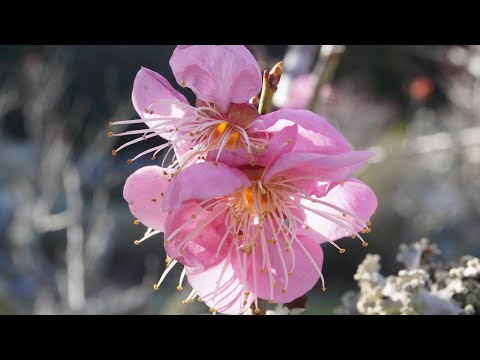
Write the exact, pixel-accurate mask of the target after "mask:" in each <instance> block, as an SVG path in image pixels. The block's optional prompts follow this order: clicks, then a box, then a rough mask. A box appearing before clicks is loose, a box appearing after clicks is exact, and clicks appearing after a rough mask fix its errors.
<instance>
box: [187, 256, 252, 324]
mask: <svg viewBox="0 0 480 360" xmlns="http://www.w3.org/2000/svg"><path fill="white" fill-rule="evenodd" d="M185 270H186V272H187V279H188V282H189V283H190V285H191V286H192V287H193V289H194V290H195V291H196V292H197V293H198V295H199V297H201V298H202V301H203V302H205V303H206V304H207V306H209V307H210V308H213V309H215V310H216V311H218V312H220V313H223V314H230V315H237V314H241V313H242V312H244V311H245V310H247V309H248V308H249V307H250V305H251V303H252V302H253V300H254V295H253V294H252V293H250V295H248V296H245V295H244V289H243V286H242V281H241V279H240V278H239V277H238V275H237V274H236V272H235V270H234V268H233V267H232V265H231V264H230V262H228V260H224V261H222V262H221V263H219V264H218V265H217V266H215V267H213V268H210V269H208V270H206V271H203V270H201V269H198V268H189V267H185ZM222 270H223V275H222ZM220 277H221V279H220ZM217 281H220V283H219V286H218V290H217V293H216V294H215V288H216V284H217ZM214 295H215V297H214Z"/></svg>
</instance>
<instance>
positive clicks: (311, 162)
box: [264, 151, 374, 181]
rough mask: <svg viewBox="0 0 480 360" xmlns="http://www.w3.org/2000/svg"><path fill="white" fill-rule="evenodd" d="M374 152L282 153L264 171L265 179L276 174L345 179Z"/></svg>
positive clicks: (319, 178)
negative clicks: (333, 153) (331, 153)
mask: <svg viewBox="0 0 480 360" xmlns="http://www.w3.org/2000/svg"><path fill="white" fill-rule="evenodd" d="M373 155H374V153H372V152H369V151H350V152H348V153H344V154H338V155H324V154H317V153H310V152H308V153H307V152H297V151H294V152H291V153H286V154H282V155H281V156H280V157H279V158H278V159H277V160H276V161H275V163H273V164H272V165H271V166H269V167H268V168H267V169H266V170H265V173H264V179H265V181H269V180H270V179H272V178H273V177H274V176H277V175H280V174H281V175H283V176H285V177H286V178H287V179H288V178H289V177H300V176H316V177H318V179H317V181H324V180H328V181H332V180H343V179H345V178H346V177H348V176H349V175H351V174H352V173H353V172H355V171H356V170H358V169H360V168H361V167H363V166H364V165H365V164H367V162H368V159H369V158H371V157H372V156H373Z"/></svg>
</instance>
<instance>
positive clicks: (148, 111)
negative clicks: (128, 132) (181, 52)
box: [132, 67, 188, 127]
mask: <svg viewBox="0 0 480 360" xmlns="http://www.w3.org/2000/svg"><path fill="white" fill-rule="evenodd" d="M132 103H133V106H134V107H135V110H136V111H137V113H138V115H139V116H140V117H141V118H142V119H151V118H157V117H163V118H172V117H173V118H183V117H184V116H186V114H187V110H186V109H187V107H186V106H183V105H182V104H185V105H188V101H187V99H186V98H185V96H183V95H182V94H181V93H179V92H178V91H177V90H175V89H174V88H173V87H172V85H170V83H169V82H168V80H167V79H165V78H164V77H163V76H162V75H160V74H158V73H156V72H155V71H153V70H150V69H147V68H144V67H142V68H141V69H140V70H139V71H138V73H137V75H136V77H135V80H134V82H133V91H132ZM160 123H161V121H147V122H146V124H147V125H148V126H149V127H154V126H158V125H159V124H160Z"/></svg>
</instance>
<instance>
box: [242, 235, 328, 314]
mask: <svg viewBox="0 0 480 360" xmlns="http://www.w3.org/2000/svg"><path fill="white" fill-rule="evenodd" d="M277 245H278V246H277ZM266 247H267V251H268V257H269V259H270V263H271V268H272V280H273V281H274V285H273V296H272V292H271V286H270V277H269V271H268V266H267V265H264V266H263V269H264V272H263V273H262V272H261V269H262V265H263V264H264V262H263V250H262V247H261V246H258V247H257V248H256V250H255V256H253V253H251V254H250V255H244V254H243V253H242V254H241V255H242V256H247V267H246V273H247V285H248V289H252V291H253V292H254V293H255V294H256V295H257V296H258V297H259V298H261V299H264V300H271V299H272V300H273V301H274V302H275V303H279V304H283V303H288V302H290V301H293V300H295V299H297V298H299V297H300V296H302V295H304V294H305V293H307V292H308V291H309V290H311V289H312V288H313V287H314V286H315V284H316V283H317V282H318V280H319V278H320V273H319V270H320V271H321V269H322V264H323V251H322V249H321V247H320V246H319V245H318V244H317V243H316V242H315V241H314V240H313V239H311V238H309V237H306V236H303V235H298V240H296V241H294V243H293V245H292V249H290V250H289V252H286V251H285V246H284V245H283V242H282V241H279V242H278V243H277V244H275V245H273V244H270V243H269V244H268V245H266ZM279 249H280V250H279ZM292 250H293V251H292ZM280 254H281V255H280ZM307 254H308V255H307ZM293 256H295V267H294V268H293ZM281 257H283V259H284V261H285V265H286V269H287V274H286V273H285V270H284V267H283V265H282V261H281ZM312 260H313V262H312ZM235 267H238V269H237V272H239V269H240V267H239V266H238V262H237V263H236V264H235ZM253 267H255V269H256V270H255V271H256V277H257V287H256V288H255V281H254V274H253V271H254V270H253ZM292 269H293V271H292ZM288 272H291V275H290V276H289V275H288ZM286 278H288V285H287V284H286ZM285 288H286V291H285V292H284V291H283V290H284V289H285Z"/></svg>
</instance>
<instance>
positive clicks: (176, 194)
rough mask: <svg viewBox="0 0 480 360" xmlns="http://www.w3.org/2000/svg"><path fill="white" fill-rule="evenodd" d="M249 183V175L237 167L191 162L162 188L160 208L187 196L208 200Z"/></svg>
mask: <svg viewBox="0 0 480 360" xmlns="http://www.w3.org/2000/svg"><path fill="white" fill-rule="evenodd" d="M250 185H251V183H250V180H249V179H248V177H247V176H246V175H245V174H244V173H243V172H242V171H240V170H238V169H232V168H230V167H228V166H227V165H224V164H222V163H219V164H214V163H212V162H204V163H198V164H194V165H191V166H189V167H187V168H186V169H184V170H182V171H181V172H180V173H179V174H178V175H177V176H175V177H174V179H173V181H172V182H171V183H170V186H169V187H168V189H167V191H166V192H165V198H164V200H163V209H164V210H165V211H171V210H174V209H176V208H178V207H179V206H181V205H182V203H183V202H185V201H188V200H208V199H214V198H217V197H222V196H226V195H229V194H234V193H235V192H236V191H237V190H238V189H240V188H242V187H245V186H247V187H248V186H250Z"/></svg>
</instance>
